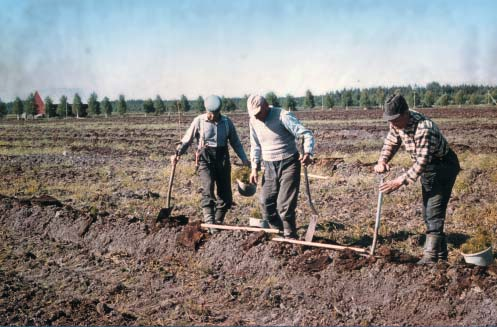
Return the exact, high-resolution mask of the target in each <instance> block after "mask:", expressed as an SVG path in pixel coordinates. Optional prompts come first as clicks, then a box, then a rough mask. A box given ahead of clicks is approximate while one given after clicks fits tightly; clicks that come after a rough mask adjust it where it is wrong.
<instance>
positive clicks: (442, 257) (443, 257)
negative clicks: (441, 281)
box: [438, 234, 449, 261]
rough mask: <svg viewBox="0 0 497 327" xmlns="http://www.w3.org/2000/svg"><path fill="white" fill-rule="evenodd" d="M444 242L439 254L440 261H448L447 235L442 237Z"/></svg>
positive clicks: (441, 243)
mask: <svg viewBox="0 0 497 327" xmlns="http://www.w3.org/2000/svg"><path fill="white" fill-rule="evenodd" d="M440 236H441V237H442V241H441V242H440V251H439V252H438V260H442V261H447V257H448V255H449V251H448V250H447V237H446V236H445V234H441V235H440Z"/></svg>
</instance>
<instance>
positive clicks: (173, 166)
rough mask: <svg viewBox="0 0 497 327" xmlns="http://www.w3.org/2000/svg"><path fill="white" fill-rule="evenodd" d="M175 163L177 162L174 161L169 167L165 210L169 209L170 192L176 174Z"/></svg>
mask: <svg viewBox="0 0 497 327" xmlns="http://www.w3.org/2000/svg"><path fill="white" fill-rule="evenodd" d="M177 163H178V161H177V160H174V162H173V165H172V167H171V175H170V176H169V186H168V188H167V202H166V207H167V208H171V190H172V188H173V180H174V173H175V172H176V164H177Z"/></svg>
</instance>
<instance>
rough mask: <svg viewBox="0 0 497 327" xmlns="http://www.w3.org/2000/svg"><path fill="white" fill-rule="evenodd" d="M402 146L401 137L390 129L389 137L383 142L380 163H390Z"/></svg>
mask: <svg viewBox="0 0 497 327" xmlns="http://www.w3.org/2000/svg"><path fill="white" fill-rule="evenodd" d="M401 144H402V140H401V139H400V136H399V135H398V134H397V133H396V132H395V131H394V130H393V129H392V128H390V130H389V131H388V134H387V137H385V141H384V142H383V147H382V149H381V153H380V158H379V159H378V162H384V163H388V162H390V160H392V158H393V156H394V155H395V154H396V153H397V151H398V150H399V148H400V145H401Z"/></svg>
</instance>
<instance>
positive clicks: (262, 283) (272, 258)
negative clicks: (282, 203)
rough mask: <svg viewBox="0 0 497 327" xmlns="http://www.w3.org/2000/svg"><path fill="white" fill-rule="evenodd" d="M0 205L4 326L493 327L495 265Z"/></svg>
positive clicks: (12, 202)
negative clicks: (426, 262) (424, 262)
mask: <svg viewBox="0 0 497 327" xmlns="http://www.w3.org/2000/svg"><path fill="white" fill-rule="evenodd" d="M0 212H2V215H1V218H0V223H1V226H2V230H1V233H0V235H1V236H0V237H1V243H2V249H1V252H0V260H1V262H2V266H1V269H0V276H1V279H0V280H1V284H0V287H1V291H2V295H1V299H0V301H1V302H0V303H1V305H0V317H1V318H0V323H1V324H20V325H32V324H37V325H51V324H54V325H70V324H78V325H81V324H96V325H114V324H119V325H135V324H169V325H170V324H175V325H178V324H207V325H208V324H216V325H240V324H243V325H261V324H265V325H275V324H277V325H404V324H407V325H469V324H479V325H492V324H495V316H496V315H495V314H496V310H497V300H496V299H497V286H496V285H497V276H496V271H497V269H496V267H495V266H491V267H488V268H479V267H470V266H466V265H464V264H452V265H449V264H437V265H434V266H417V265H415V264H413V262H414V260H415V258H412V257H410V256H408V255H405V254H402V253H401V252H399V251H397V250H393V249H389V248H386V247H380V248H379V249H378V251H377V254H378V256H377V257H375V258H373V257H367V256H360V255H357V254H356V253H355V252H352V251H343V252H333V251H327V250H320V249H308V250H302V249H301V248H299V247H295V246H293V245H286V244H280V243H275V242H271V241H269V239H268V238H267V237H266V236H265V235H264V234H262V233H252V234H251V233H244V232H229V231H221V232H219V233H217V234H214V235H208V234H206V233H205V232H202V231H201V230H200V228H199V225H198V223H193V224H188V225H182V224H164V225H163V226H161V227H160V228H157V229H155V231H152V232H151V231H150V230H152V228H151V227H152V226H147V224H145V223H143V222H140V221H132V222H130V221H129V220H128V219H127V218H126V217H117V216H107V217H97V218H96V219H93V218H92V217H91V216H90V215H87V214H86V213H84V212H80V211H78V210H75V209H73V208H71V207H68V206H62V207H61V206H58V205H57V203H52V202H48V203H47V202H46V201H44V202H40V201H37V199H32V200H26V199H25V200H20V199H16V198H11V197H2V198H1V200H0ZM90 221H91V222H92V223H91V224H90V223H89V222H90ZM82 231H85V232H84V233H82Z"/></svg>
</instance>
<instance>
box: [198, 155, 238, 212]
mask: <svg viewBox="0 0 497 327" xmlns="http://www.w3.org/2000/svg"><path fill="white" fill-rule="evenodd" d="M198 171H199V176H200V183H201V185H202V189H203V190H202V201H201V205H202V208H212V209H213V210H214V208H215V209H216V211H219V212H220V213H221V212H224V213H226V211H228V209H230V208H231V205H232V203H233V193H232V192H231V164H230V158H229V153H228V148H227V147H217V148H211V147H207V148H204V149H203V150H202V153H201V156H200V159H199V170H198ZM214 187H215V191H214ZM223 217H224V216H223Z"/></svg>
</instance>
